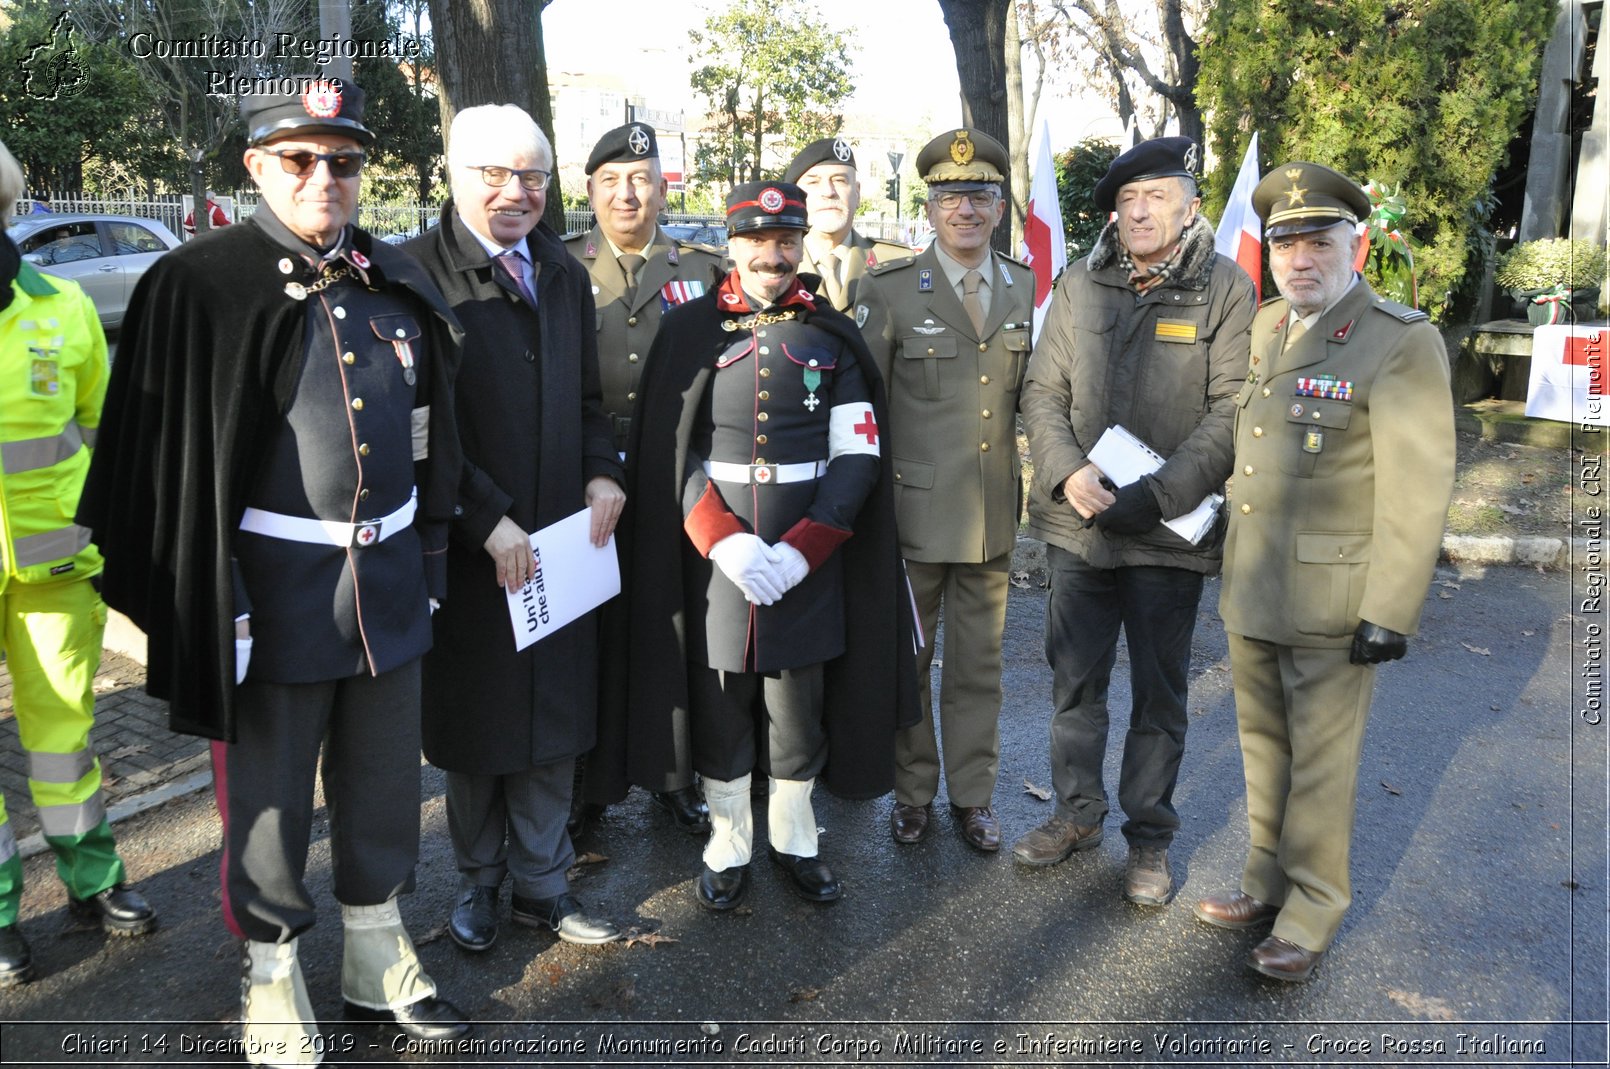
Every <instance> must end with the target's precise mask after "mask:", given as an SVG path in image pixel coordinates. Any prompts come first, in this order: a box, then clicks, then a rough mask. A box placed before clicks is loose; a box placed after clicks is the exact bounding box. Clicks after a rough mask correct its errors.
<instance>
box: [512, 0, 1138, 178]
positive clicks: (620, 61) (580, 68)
mask: <svg viewBox="0 0 1610 1069" xmlns="http://www.w3.org/2000/svg"><path fill="white" fill-rule="evenodd" d="M718 2H719V0H602V2H600V0H554V2H553V3H552V4H550V5H549V7H548V9H547V10H546V11H545V12H544V13H543V16H542V25H543V36H544V42H545V44H546V47H547V53H548V64H549V67H550V68H552V69H553V70H557V71H567V72H573V73H614V74H621V73H622V72H623V71H632V72H641V73H643V74H645V75H647V76H648V82H649V84H650V85H653V86H659V87H663V91H662V93H661V94H658V95H662V96H663V98H664V99H666V100H672V101H673V102H672V103H668V104H660V103H657V102H656V101H654V100H650V101H649V104H648V106H650V107H656V108H665V109H667V110H676V109H678V108H682V109H686V110H690V111H691V110H694V104H695V101H694V98H693V93H692V90H690V89H689V88H688V75H689V74H690V73H691V71H692V67H691V65H690V64H689V62H688V56H689V53H690V51H691V46H690V44H689V42H688V37H687V34H688V31H689V30H691V29H694V28H696V27H699V26H702V25H703V23H704V20H705V18H706V17H707V15H708V14H709V13H710V12H711V11H712V10H714V9H715V7H716V5H717V3H718ZM814 6H815V7H816V10H817V11H818V12H819V13H820V14H821V15H822V17H823V18H824V19H825V20H826V21H827V23H828V24H829V25H831V26H833V27H835V28H838V29H840V30H843V31H845V32H846V36H847V37H848V38H849V41H850V43H851V45H852V49H853V51H852V56H853V62H854V66H855V70H854V81H855V84H856V91H855V95H854V96H853V97H851V99H850V102H849V105H848V108H847V113H848V114H850V115H864V116H869V117H876V118H879V119H883V120H886V121H888V122H890V123H903V124H907V125H910V126H914V127H918V128H927V129H933V130H939V129H942V128H943V127H945V126H949V125H951V124H954V123H957V122H959V121H960V118H961V105H960V102H959V101H960V89H959V85H958V82H957V78H956V59H955V52H954V51H953V50H952V48H951V43H950V34H949V32H948V31H947V29H946V27H945V19H944V15H943V14H942V13H941V12H940V9H939V4H938V2H937V0H816V3H815V5H814ZM1054 80H1057V79H1047V81H1048V83H1050V82H1051V81H1054ZM1060 81H1062V82H1066V81H1067V80H1066V79H1061V80H1060ZM1040 115H1041V117H1043V118H1045V119H1046V120H1047V121H1048V122H1049V123H1050V125H1051V141H1052V145H1053V146H1055V147H1058V148H1061V147H1065V146H1067V145H1070V144H1072V143H1073V142H1075V141H1078V140H1080V139H1081V138H1084V137H1089V136H1098V135H1104V134H1105V135H1112V136H1116V135H1117V134H1118V133H1119V132H1120V130H1121V128H1120V126H1119V124H1118V120H1117V118H1116V117H1115V116H1113V115H1111V113H1110V111H1109V110H1108V109H1107V107H1106V105H1104V104H1101V103H1099V102H1097V103H1092V102H1090V101H1082V100H1070V99H1058V98H1056V97H1055V96H1054V90H1053V89H1052V88H1051V87H1050V86H1049V84H1048V88H1047V89H1046V90H1045V91H1044V93H1043V94H1042V97H1041V104H1040ZM1038 125H1039V121H1038V119H1037V120H1036V122H1035V126H1036V127H1038ZM850 133H852V135H853V133H854V131H850ZM1034 136H1035V135H1034V134H1033V133H1031V141H1032V140H1033V139H1034Z"/></svg>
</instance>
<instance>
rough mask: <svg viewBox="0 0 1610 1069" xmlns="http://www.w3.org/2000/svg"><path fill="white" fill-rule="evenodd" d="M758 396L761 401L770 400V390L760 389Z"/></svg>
mask: <svg viewBox="0 0 1610 1069" xmlns="http://www.w3.org/2000/svg"><path fill="white" fill-rule="evenodd" d="M759 397H760V399H761V400H762V401H770V400H771V391H770V390H761V391H760V394H759Z"/></svg>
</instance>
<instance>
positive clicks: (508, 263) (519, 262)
mask: <svg viewBox="0 0 1610 1069" xmlns="http://www.w3.org/2000/svg"><path fill="white" fill-rule="evenodd" d="M497 261H498V263H500V264H502V265H503V270H505V271H507V272H508V273H509V277H510V278H512V279H514V284H515V286H516V287H518V288H519V290H520V295H521V296H523V297H524V298H525V299H526V300H527V301H529V302H530V303H531V304H532V305H535V304H536V303H537V295H536V294H534V293H532V292H531V287H530V286H529V285H527V284H526V280H525V263H526V260H525V254H524V253H522V252H521V251H520V250H519V249H509V250H507V251H505V252H500V253H498V255H497Z"/></svg>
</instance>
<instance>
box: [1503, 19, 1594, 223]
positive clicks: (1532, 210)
mask: <svg viewBox="0 0 1610 1069" xmlns="http://www.w3.org/2000/svg"><path fill="white" fill-rule="evenodd" d="M1581 29H1582V3H1581V0H1560V8H1559V11H1558V13H1557V14H1556V16H1555V19H1554V29H1553V32H1551V33H1550V34H1549V41H1548V45H1547V46H1546V47H1545V48H1544V49H1543V70H1542V73H1541V74H1540V75H1539V77H1538V87H1537V111H1536V114H1535V117H1534V118H1533V120H1532V153H1531V158H1530V161H1529V162H1528V164H1527V168H1526V200H1525V202H1524V203H1523V204H1522V206H1521V229H1520V234H1519V239H1520V240H1521V241H1535V240H1537V239H1538V238H1556V237H1559V236H1560V232H1561V229H1562V224H1563V223H1564V221H1565V211H1566V207H1565V201H1566V197H1567V194H1568V191H1569V189H1570V168H1571V87H1572V85H1573V84H1574V83H1575V81H1576V75H1577V71H1578V70H1579V69H1580V68H1581V64H1582V48H1583V40H1582V32H1581Z"/></svg>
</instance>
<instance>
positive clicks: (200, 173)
mask: <svg viewBox="0 0 1610 1069" xmlns="http://www.w3.org/2000/svg"><path fill="white" fill-rule="evenodd" d="M190 201H191V203H192V204H193V205H194V208H193V209H192V211H191V215H190V218H191V220H192V221H193V222H194V223H195V226H196V236H197V237H200V236H201V235H202V234H205V233H206V232H207V231H209V230H211V229H212V213H211V212H209V211H208V210H207V164H206V162H205V161H204V160H203V159H202V156H201V150H200V149H192V150H191V152H190ZM354 221H356V220H354Z"/></svg>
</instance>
